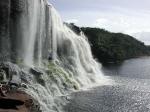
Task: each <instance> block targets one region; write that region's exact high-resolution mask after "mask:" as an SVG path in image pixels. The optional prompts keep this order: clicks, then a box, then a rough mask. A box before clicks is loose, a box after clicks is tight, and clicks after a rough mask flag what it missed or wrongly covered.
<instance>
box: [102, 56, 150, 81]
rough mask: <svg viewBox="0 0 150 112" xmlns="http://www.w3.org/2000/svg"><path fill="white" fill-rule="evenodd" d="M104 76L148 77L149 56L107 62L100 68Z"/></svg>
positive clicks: (149, 67)
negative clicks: (112, 62)
mask: <svg viewBox="0 0 150 112" xmlns="http://www.w3.org/2000/svg"><path fill="white" fill-rule="evenodd" d="M102 71H103V73H104V74H105V75H106V76H120V77H128V78H140V79H150V57H141V58H134V59H129V60H126V61H124V62H122V63H120V64H107V65H104V66H103V68H102Z"/></svg>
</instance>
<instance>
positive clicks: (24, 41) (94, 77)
mask: <svg viewBox="0 0 150 112" xmlns="http://www.w3.org/2000/svg"><path fill="white" fill-rule="evenodd" d="M9 4H10V11H11V12H10V13H9V10H8V14H9V15H8V17H7V18H9V20H7V21H6V22H5V23H8V24H6V26H7V25H9V32H8V31H6V32H5V34H7V37H8V36H9V37H10V41H8V42H7V43H9V46H7V47H9V49H10V50H11V52H10V51H9V50H8V51H7V52H9V53H10V54H11V58H10V60H12V62H15V63H16V62H17V61H18V60H20V61H21V63H22V64H23V65H25V66H28V67H32V68H33V67H36V68H38V69H40V70H41V72H40V73H41V74H42V75H40V76H39V75H35V74H34V75H33V74H32V73H30V71H26V72H27V73H28V74H29V75H30V77H32V78H31V79H30V81H29V82H30V83H27V85H28V88H27V89H26V90H25V91H26V92H27V93H29V94H30V95H31V96H33V97H34V98H35V99H37V100H38V101H39V103H40V105H41V109H42V111H43V112H51V111H59V106H58V105H60V104H59V102H61V101H58V100H57V101H56V100H55V98H56V97H57V96H62V95H65V94H67V93H68V92H69V91H72V90H73V88H74V89H77V88H78V87H79V88H82V87H85V86H88V87H89V85H92V84H94V83H99V82H101V81H103V80H105V78H104V76H103V75H102V73H101V71H100V66H101V65H100V64H99V63H97V62H96V61H95V60H94V59H93V56H92V53H91V48H90V45H89V43H88V39H87V38H86V37H85V36H84V35H83V34H82V35H77V34H75V33H74V32H73V31H72V30H71V29H69V28H68V27H67V26H66V25H65V24H64V23H63V21H62V20H61V17H60V16H59V14H58V13H57V11H56V10H55V8H54V7H53V6H52V5H50V4H49V3H48V1H47V0H11V2H10V3H9ZM1 38H2V37H1ZM1 42H3V41H1ZM1 42H0V44H1ZM2 45H3V44H2ZM2 52H3V51H0V53H1V54H2ZM50 53H51V54H52V57H51V58H52V62H51V61H48V56H49V54H50ZM24 77H26V78H27V75H25V76H24ZM28 79H29V78H28ZM56 105H57V106H56Z"/></svg>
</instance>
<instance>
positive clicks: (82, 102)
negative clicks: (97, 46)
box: [64, 57, 150, 112]
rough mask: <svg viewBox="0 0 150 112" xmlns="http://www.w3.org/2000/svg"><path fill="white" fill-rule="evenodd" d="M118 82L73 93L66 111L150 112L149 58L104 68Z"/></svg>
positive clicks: (105, 72) (106, 73) (104, 71)
mask: <svg viewBox="0 0 150 112" xmlns="http://www.w3.org/2000/svg"><path fill="white" fill-rule="evenodd" d="M102 71H103V73H104V75H105V76H109V78H110V79H112V80H113V81H114V82H115V83H113V84H111V85H101V86H98V87H95V88H92V89H89V90H86V91H80V92H76V93H72V94H71V95H70V97H71V99H68V104H67V105H66V106H65V107H64V109H65V112H150V57H141V58H134V59H129V60H126V61H124V62H123V63H120V64H109V65H105V66H103V67H102Z"/></svg>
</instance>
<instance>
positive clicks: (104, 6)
mask: <svg viewBox="0 0 150 112" xmlns="http://www.w3.org/2000/svg"><path fill="white" fill-rule="evenodd" d="M49 1H50V3H51V4H53V6H54V7H55V8H56V10H58V12H59V13H60V15H61V17H62V19H63V20H64V21H66V22H74V23H75V24H77V25H79V26H90V27H100V28H104V29H106V30H109V31H112V32H123V33H127V34H130V35H133V36H135V37H136V38H138V39H139V40H142V41H144V42H145V43H146V44H150V0H49Z"/></svg>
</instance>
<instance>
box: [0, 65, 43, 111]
mask: <svg viewBox="0 0 150 112" xmlns="http://www.w3.org/2000/svg"><path fill="white" fill-rule="evenodd" d="M21 74H22V72H21V70H20V69H19V68H18V67H17V66H16V65H14V64H11V63H0V112H41V110H40V106H39V103H38V102H37V101H36V100H35V99H34V98H32V97H31V96H30V95H28V94H27V93H26V92H25V91H23V90H25V88H26V85H25V84H24V83H23V81H22V80H21V79H22V78H20V77H21V76H20V75H21ZM19 79H20V80H19Z"/></svg>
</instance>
